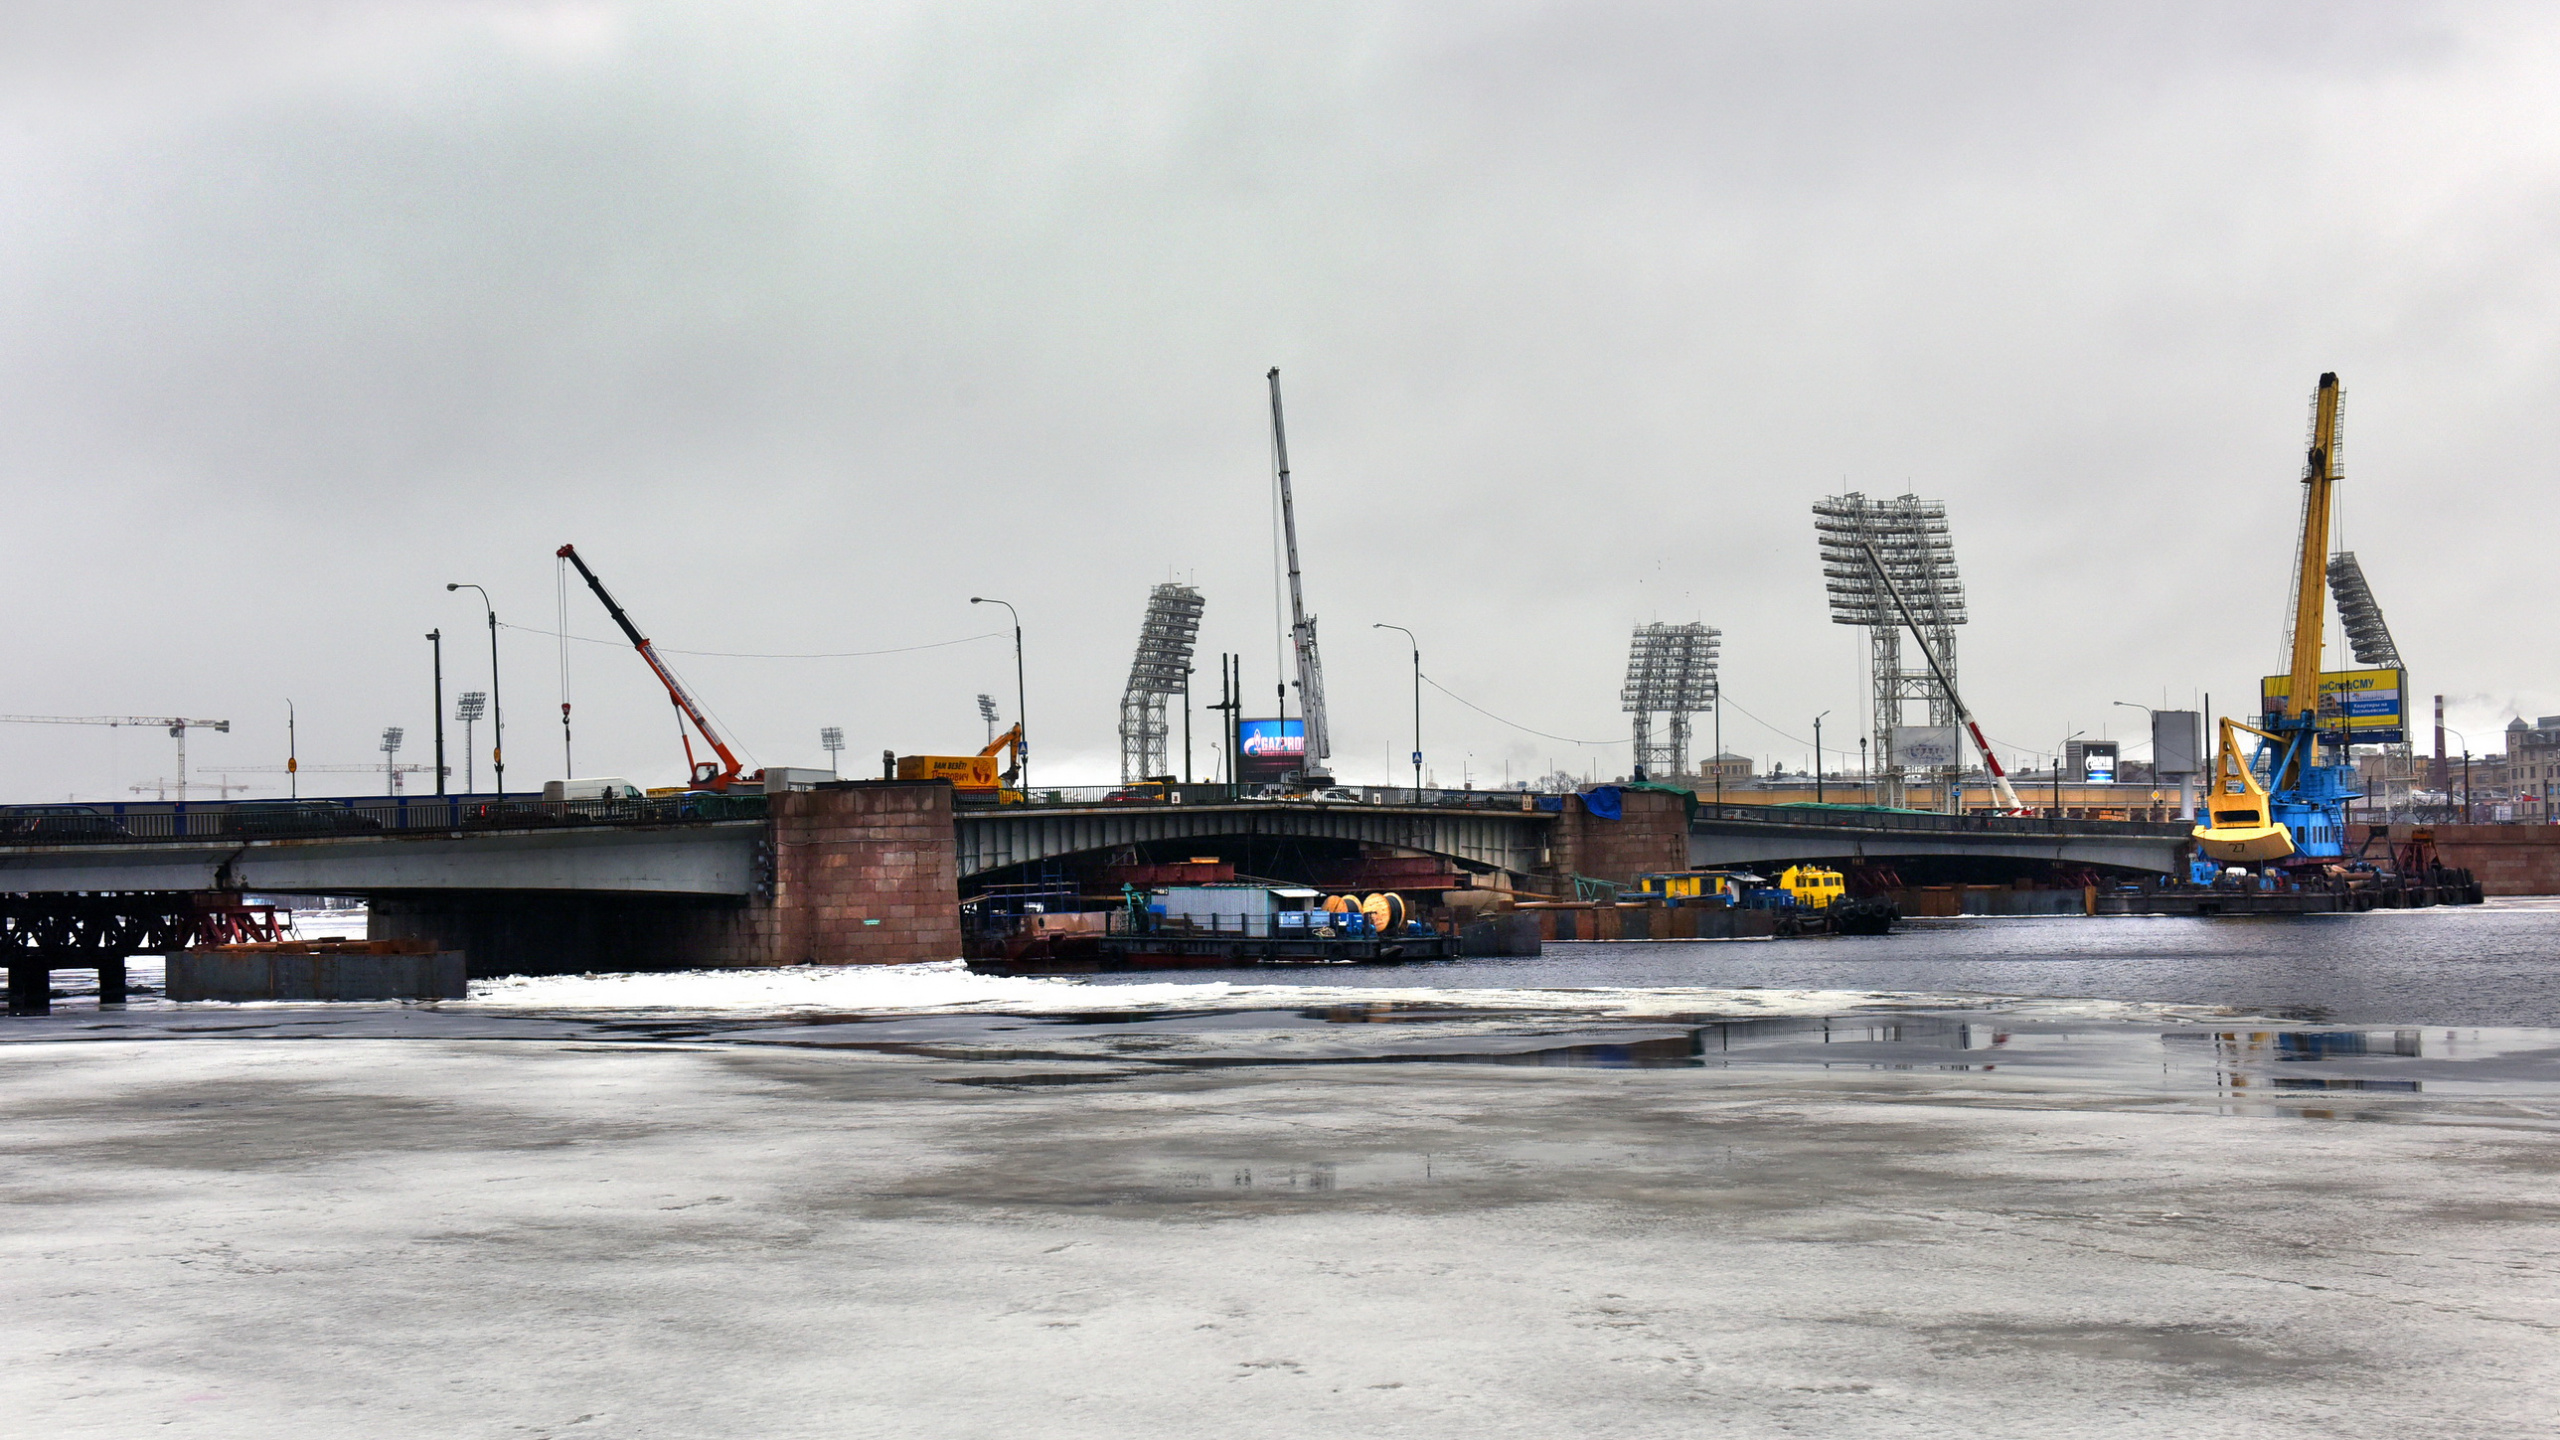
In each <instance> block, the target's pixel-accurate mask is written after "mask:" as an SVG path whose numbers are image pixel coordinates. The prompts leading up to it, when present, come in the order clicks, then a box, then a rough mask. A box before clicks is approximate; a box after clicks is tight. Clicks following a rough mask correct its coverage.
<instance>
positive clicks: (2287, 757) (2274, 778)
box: [2194, 372, 2399, 864]
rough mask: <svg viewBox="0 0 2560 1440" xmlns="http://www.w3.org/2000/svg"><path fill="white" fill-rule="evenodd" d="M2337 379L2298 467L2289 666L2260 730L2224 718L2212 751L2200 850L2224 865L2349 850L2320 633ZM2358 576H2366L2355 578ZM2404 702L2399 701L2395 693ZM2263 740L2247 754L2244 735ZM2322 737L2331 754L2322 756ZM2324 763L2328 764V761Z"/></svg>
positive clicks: (2342, 753) (2338, 727) (2347, 791)
mask: <svg viewBox="0 0 2560 1440" xmlns="http://www.w3.org/2000/svg"><path fill="white" fill-rule="evenodd" d="M2339 399H2340V391H2339V386H2338V377H2337V375H2336V374H2335V373H2334V372H2333V373H2329V374H2324V375H2322V376H2321V377H2320V383H2319V385H2318V386H2317V387H2316V388H2315V389H2314V390H2313V391H2312V395H2311V444H2310V446H2309V448H2308V450H2307V451H2306V452H2305V455H2304V459H2303V466H2302V486H2303V491H2302V528H2301V533H2300V535H2299V536H2298V537H2297V539H2296V549H2295V552H2294V557H2295V566H2296V568H2295V571H2294V576H2293V611H2292V614H2291V616H2290V617H2289V630H2288V633H2287V635H2286V637H2285V639H2286V644H2287V649H2288V652H2289V659H2290V661H2291V665H2290V668H2289V670H2288V671H2287V674H2286V677H2285V682H2284V688H2283V690H2282V692H2281V694H2279V693H2278V692H2277V690H2276V687H2275V682H2274V679H2273V677H2269V681H2268V683H2267V685H2266V686H2265V687H2264V688H2263V692H2262V693H2263V694H2264V695H2265V696H2266V699H2265V700H2264V701H2263V702H2262V704H2263V706H2264V710H2265V713H2264V714H2262V715H2261V716H2260V718H2261V719H2262V720H2264V721H2265V722H2266V723H2265V725H2264V726H2258V725H2246V724H2242V723H2240V722H2238V721H2233V720H2228V719H2226V720H2225V721H2223V723H2222V737H2221V738H2222V746H2221V751H2220V753H2219V754H2218V755H2217V756H2216V757H2215V760H2214V770H2213V789H2212V793H2211V794H2209V795H2208V796H2206V814H2207V817H2208V818H2207V821H2206V823H2204V824H2201V825H2198V826H2196V827H2195V832H2194V833H2195V838H2196V844H2197V848H2198V849H2200V850H2202V851H2203V852H2204V855H2205V857H2206V858H2207V859H2210V860H2218V861H2222V862H2224V863H2226V864H2264V863H2267V862H2270V861H2298V862H2320V861H2332V860H2337V859H2340V858H2342V857H2343V856H2344V855H2345V854H2346V840H2347V824H2346V811H2347V802H2349V801H2351V800H2355V799H2357V798H2360V796H2361V795H2362V793H2363V792H2361V791H2360V790H2358V789H2357V788H2356V769H2355V765H2354V763H2353V762H2352V761H2351V760H2349V759H2348V754H2347V745H2348V738H2349V733H2350V731H2349V728H2348V724H2347V718H2346V716H2345V715H2343V714H2342V713H2340V712H2341V709H2342V706H2341V705H2338V704H2329V703H2324V700H2323V690H2324V688H2326V687H2324V686H2323V684H2322V679H2323V677H2322V675H2321V673H2320V648H2321V634H2320V632H2321V630H2322V628H2323V623H2324V621H2325V619H2326V615H2325V607H2326V602H2327V600H2328V595H2329V571H2328V567H2329V514H2330V492H2331V490H2332V489H2333V488H2334V487H2335V486H2336V484H2337V480H2338V474H2339V468H2340V466H2339V437H2340V428H2339V408H2338V407H2339ZM2359 578H2361V576H2360V575H2359ZM2393 700H2394V703H2395V704H2397V703H2399V697H2398V696H2397V695H2395V696H2394V697H2393ZM2242 731H2246V732H2248V733H2249V734H2251V735H2254V736H2256V737H2257V745H2256V749H2255V751H2254V752H2253V753H2252V754H2251V756H2250V757H2249V758H2248V759H2247V760H2245V761H2244V760H2242V759H2241V758H2240V757H2239V754H2238V747H2239V745H2240V743H2241V742H2240V732H2242ZM2324 742H2325V743H2326V744H2327V746H2328V753H2327V754H2326V755H2325V756H2324V755H2323V754H2322V746H2323V744H2324ZM2324 761H2325V763H2324Z"/></svg>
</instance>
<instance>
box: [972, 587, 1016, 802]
mask: <svg viewBox="0 0 2560 1440" xmlns="http://www.w3.org/2000/svg"><path fill="white" fill-rule="evenodd" d="M969 603H970V604H972V605H1002V606H1004V613H1006V614H1007V615H1010V616H1012V617H1013V723H1014V725H1015V726H1016V727H1017V728H1018V729H1020V730H1021V732H1022V733H1021V734H1020V735H1018V736H1016V737H1015V738H1014V742H1013V775H1014V783H1015V784H1016V785H1019V786H1021V787H1022V793H1023V795H1024V796H1025V797H1026V798H1028V797H1029V796H1030V794H1031V715H1030V706H1031V699H1030V688H1029V687H1028V686H1027V685H1026V684H1025V683H1024V681H1023V678H1022V675H1023V671H1022V612H1021V611H1019V610H1016V609H1014V608H1013V606H1012V604H1011V603H1010V602H1007V601H1003V600H995V599H990V598H988V597H987V596H984V595H972V596H970V597H969Z"/></svg>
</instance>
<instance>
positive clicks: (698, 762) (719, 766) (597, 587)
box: [555, 545, 763, 792]
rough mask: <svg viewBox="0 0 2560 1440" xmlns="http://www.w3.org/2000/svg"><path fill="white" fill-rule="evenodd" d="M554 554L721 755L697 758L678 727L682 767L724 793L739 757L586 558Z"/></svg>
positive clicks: (570, 551)
mask: <svg viewBox="0 0 2560 1440" xmlns="http://www.w3.org/2000/svg"><path fill="white" fill-rule="evenodd" d="M555 553H557V554H558V555H559V557H560V558H561V559H563V560H566V561H568V562H569V563H570V564H572V565H575V566H577V567H578V574H579V575H580V576H582V577H584V578H585V580H586V582H587V588H588V589H590V590H593V591H595V592H596V598H597V599H598V600H601V601H603V602H604V608H605V613H607V614H609V615H611V616H612V617H613V623H614V624H616V625H619V626H621V627H622V633H623V634H624V635H625V636H626V637H628V638H629V639H630V641H631V645H632V648H633V649H636V650H638V651H639V652H640V658H641V659H643V660H646V661H648V662H649V668H650V669H651V670H653V671H656V672H657V676H658V681H659V683H660V684H663V685H665V686H666V687H667V699H668V701H669V702H670V703H672V704H673V705H674V706H675V707H676V708H677V709H678V710H681V711H683V712H684V716H685V718H686V719H688V720H690V721H692V722H693V728H694V729H696V730H698V731H700V732H701V733H702V738H703V741H704V743H706V744H708V745H709V746H710V747H711V753H713V754H714V755H717V756H719V757H720V759H719V761H718V762H717V763H716V764H715V763H714V762H712V761H709V760H703V759H699V758H697V757H696V756H695V755H694V753H693V737H692V736H691V735H687V734H685V733H684V730H683V727H681V726H679V727H677V730H676V735H677V738H679V739H681V740H683V741H684V761H685V770H686V773H687V774H688V776H689V777H690V778H691V780H692V782H693V783H694V784H696V785H699V786H701V787H703V788H704V789H707V790H719V791H723V792H725V791H727V790H728V788H729V787H730V786H732V785H735V784H737V783H738V782H739V780H740V779H742V778H744V777H742V776H741V775H740V774H739V773H738V772H739V771H740V770H741V769H742V768H743V767H742V766H741V765H740V764H739V763H738V757H737V756H735V755H733V754H731V753H729V744H728V742H727V741H725V740H722V739H721V738H720V732H719V731H717V730H714V729H712V728H711V720H710V718H709V717H708V716H705V715H704V714H703V713H702V707H701V706H700V705H697V704H695V703H694V700H693V696H691V695H689V694H687V693H686V692H685V688H684V682H682V681H680V680H678V679H676V677H675V672H674V671H672V670H669V669H668V668H667V665H666V662H665V661H663V660H660V659H659V658H658V651H657V647H655V646H653V645H651V644H650V643H649V637H648V636H646V635H643V634H641V633H640V627H639V626H637V625H634V624H632V623H631V617H630V616H628V615H625V614H624V613H622V607H621V606H620V605H617V604H615V603H614V600H613V596H612V595H611V594H610V593H609V592H607V591H606V589H605V588H604V582H603V581H601V580H599V579H597V578H596V572H594V571H593V570H590V569H588V568H587V562H586V561H585V560H583V559H581V558H579V555H578V547H576V546H574V545H563V546H561V547H560V548H559V550H558V551H557V552H555ZM757 773H758V774H762V773H763V772H762V771H758V772H757Z"/></svg>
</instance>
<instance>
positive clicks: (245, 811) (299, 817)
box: [222, 800, 382, 837]
mask: <svg viewBox="0 0 2560 1440" xmlns="http://www.w3.org/2000/svg"><path fill="white" fill-rule="evenodd" d="M381 828H382V822H381V821H379V820H376V819H374V818H373V817H372V816H370V815H366V814H363V813H361V812H359V811H357V810H355V809H353V808H351V807H348V806H345V805H332V804H329V803H328V802H327V801H324V800H258V801H252V802H250V803H248V804H244V805H238V806H234V807H233V808H232V809H231V811H230V812H229V813H228V814H226V815H224V816H223V817H222V833H223V834H225V835H243V836H252V837H255V836H261V835H269V836H274V835H349V834H365V833H370V832H372V831H376V830H380V829H381Z"/></svg>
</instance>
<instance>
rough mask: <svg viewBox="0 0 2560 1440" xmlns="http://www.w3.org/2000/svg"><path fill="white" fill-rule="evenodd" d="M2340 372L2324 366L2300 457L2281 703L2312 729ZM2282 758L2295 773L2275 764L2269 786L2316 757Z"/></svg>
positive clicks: (2299, 750)
mask: <svg viewBox="0 0 2560 1440" xmlns="http://www.w3.org/2000/svg"><path fill="white" fill-rule="evenodd" d="M2337 449H2338V376H2337V373H2336V372H2335V371H2329V372H2324V373H2323V374H2322V375H2321V376H2320V384H2319V387H2318V388H2317V389H2315V390H2314V391H2312V398H2311V449H2310V451H2309V453H2308V454H2306V455H2305V456H2304V457H2303V462H2302V484H2303V487H2304V488H2303V494H2302V536H2301V546H2302V569H2301V572H2300V573H2299V574H2297V575H2296V576H2295V577H2294V594H2293V656H2292V675H2291V678H2290V679H2289V680H2288V681H2287V682H2286V683H2287V685H2288V686H2289V687H2290V688H2288V689H2287V690H2286V691H2285V704H2286V705H2287V707H2289V708H2290V710H2291V711H2292V714H2291V715H2290V716H2289V717H2288V718H2289V719H2291V720H2293V721H2295V722H2297V724H2296V726H2290V727H2288V728H2302V729H2306V730H2313V731H2315V732H2316V729H2317V727H2318V725H2319V722H2320V631H2321V628H2322V625H2323V623H2324V622H2325V621H2326V619H2327V618H2328V612H2327V605H2328V600H2329V490H2330V487H2331V486H2333V485H2334V484H2336V483H2337V478H2338V467H2337ZM2285 758H2286V761H2287V762H2288V766H2289V768H2290V769H2292V770H2293V771H2294V773H2293V774H2290V775H2288V774H2286V773H2285V769H2284V768H2279V770H2278V772H2277V773H2276V775H2274V776H2273V777H2272V779H2273V781H2274V783H2273V784H2272V785H2271V786H2270V787H2269V788H2271V789H2276V790H2281V789H2283V788H2285V786H2286V784H2287V783H2288V782H2289V781H2298V780H2299V779H2300V778H2301V777H2300V773H2299V772H2300V769H2301V767H2302V766H2305V765H2310V764H2313V763H2315V762H2316V757H2315V755H2314V754H2313V752H2312V750H2311V748H2310V747H2309V746H2299V747H2291V748H2290V749H2289V751H2288V754H2287V755H2286V757H2285Z"/></svg>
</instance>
